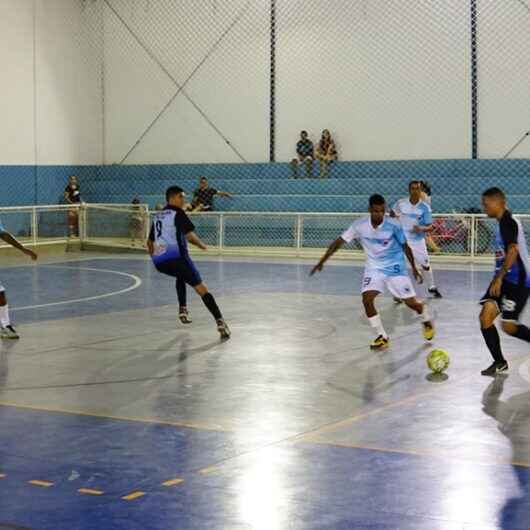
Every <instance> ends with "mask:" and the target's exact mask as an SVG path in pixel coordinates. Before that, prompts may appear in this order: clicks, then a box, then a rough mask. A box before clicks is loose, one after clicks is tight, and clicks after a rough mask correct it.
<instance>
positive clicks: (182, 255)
mask: <svg viewBox="0 0 530 530" xmlns="http://www.w3.org/2000/svg"><path fill="white" fill-rule="evenodd" d="M166 201H167V205H166V206H165V208H163V209H162V210H160V211H158V212H156V213H155V216H154V220H153V224H152V226H151V232H150V234H149V240H148V242H147V247H148V250H149V254H150V255H151V259H152V260H153V263H154V265H155V267H156V269H157V270H158V272H161V273H163V274H167V275H168V276H172V277H173V278H176V287H177V294H178V299H179V305H180V319H181V321H182V322H184V320H183V318H182V315H183V314H184V311H183V310H185V314H186V315H187V309H186V284H188V285H191V287H193V288H194V289H195V291H196V292H197V294H198V295H199V296H200V297H201V298H202V301H203V302H204V305H206V307H207V308H208V310H209V311H210V313H211V314H212V316H213V317H214V318H215V321H216V323H217V330H218V331H219V333H220V335H221V338H222V339H228V338H230V329H229V328H228V325H227V324H226V322H225V321H224V319H223V316H222V314H221V311H220V310H219V307H218V306H217V303H216V302H215V299H214V297H213V296H212V294H211V293H209V292H208V288H207V287H206V285H205V284H204V283H203V281H202V278H201V275H200V274H199V271H198V270H197V268H196V267H195V264H194V263H193V261H192V259H191V257H190V255H189V252H188V242H190V243H191V244H192V245H195V246H196V247H199V248H201V249H203V250H206V249H207V247H206V245H205V244H204V243H203V242H202V241H201V240H200V239H199V238H198V237H197V235H196V234H195V226H194V225H193V223H192V222H191V220H190V218H189V217H188V216H187V215H186V214H185V213H184V210H183V209H182V207H183V206H184V191H183V190H182V188H179V187H178V186H172V187H171V188H168V190H167V191H166ZM185 323H187V322H185Z"/></svg>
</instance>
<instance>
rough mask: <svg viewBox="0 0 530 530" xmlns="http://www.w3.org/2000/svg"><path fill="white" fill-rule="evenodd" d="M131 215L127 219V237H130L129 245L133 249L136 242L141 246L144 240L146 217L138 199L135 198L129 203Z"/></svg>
mask: <svg viewBox="0 0 530 530" xmlns="http://www.w3.org/2000/svg"><path fill="white" fill-rule="evenodd" d="M131 205H132V206H131V215H130V217H129V236H130V237H131V244H132V246H133V247H135V246H136V243H137V242H138V243H139V245H140V246H143V240H144V239H145V228H146V220H147V219H146V217H145V213H144V211H143V210H142V207H141V206H140V199H138V197H135V198H134V199H133V200H132V202H131Z"/></svg>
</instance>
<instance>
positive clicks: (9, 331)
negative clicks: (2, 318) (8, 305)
mask: <svg viewBox="0 0 530 530" xmlns="http://www.w3.org/2000/svg"><path fill="white" fill-rule="evenodd" d="M0 338H2V339H20V336H19V334H18V333H17V332H16V330H15V328H14V327H13V326H6V327H5V328H2V330H1V331H0Z"/></svg>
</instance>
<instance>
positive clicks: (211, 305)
mask: <svg viewBox="0 0 530 530" xmlns="http://www.w3.org/2000/svg"><path fill="white" fill-rule="evenodd" d="M202 301H203V302H204V305H205V306H206V307H207V308H208V311H210V313H211V314H212V316H213V317H214V318H215V320H221V319H222V318H223V315H221V311H220V310H219V307H217V303H216V301H215V298H214V297H213V295H212V294H211V293H206V294H205V295H204V296H203V297H202Z"/></svg>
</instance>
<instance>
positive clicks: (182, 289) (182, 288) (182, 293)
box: [177, 278, 187, 307]
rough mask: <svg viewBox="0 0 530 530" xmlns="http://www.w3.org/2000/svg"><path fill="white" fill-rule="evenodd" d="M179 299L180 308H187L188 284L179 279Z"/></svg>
mask: <svg viewBox="0 0 530 530" xmlns="http://www.w3.org/2000/svg"><path fill="white" fill-rule="evenodd" d="M177 298H178V300H179V306H180V307H186V305H187V297H186V282H185V281H184V280H182V279H180V278H177Z"/></svg>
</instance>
